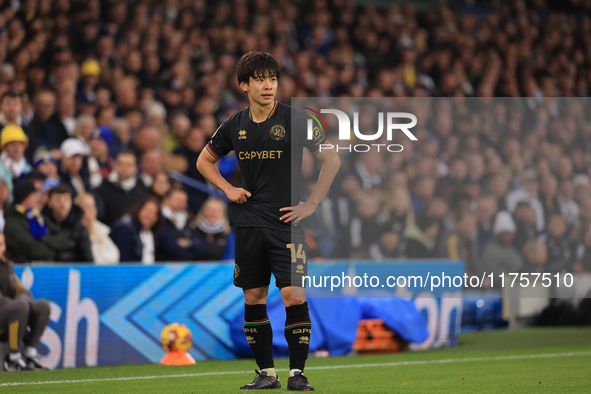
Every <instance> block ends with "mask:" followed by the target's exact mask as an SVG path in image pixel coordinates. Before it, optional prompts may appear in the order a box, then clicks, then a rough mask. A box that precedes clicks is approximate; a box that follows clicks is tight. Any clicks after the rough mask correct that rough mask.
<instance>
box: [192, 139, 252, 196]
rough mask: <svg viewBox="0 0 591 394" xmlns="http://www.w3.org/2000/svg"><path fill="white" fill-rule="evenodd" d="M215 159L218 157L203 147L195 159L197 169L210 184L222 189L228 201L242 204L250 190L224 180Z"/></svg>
mask: <svg viewBox="0 0 591 394" xmlns="http://www.w3.org/2000/svg"><path fill="white" fill-rule="evenodd" d="M217 161H218V159H217V158H215V157H214V156H213V155H212V154H211V153H209V151H208V150H207V147H205V148H203V150H202V151H201V154H200V155H199V158H198V159H197V170H199V172H200V173H201V174H202V175H203V176H204V177H205V179H207V180H208V181H209V182H211V184H212V185H214V186H215V187H217V188H218V189H220V190H221V191H223V192H224V193H225V194H226V197H228V199H229V200H230V201H232V202H235V203H236V204H244V203H245V202H246V200H247V199H248V197H250V196H251V194H250V192H249V191H248V190H244V189H242V188H236V187H234V186H232V185H231V184H230V183H229V182H228V181H226V180H225V179H224V177H223V176H222V175H221V174H220V170H219V169H218V168H217V167H216V165H215V163H216V162H217Z"/></svg>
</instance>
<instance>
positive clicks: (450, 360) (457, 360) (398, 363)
mask: <svg viewBox="0 0 591 394" xmlns="http://www.w3.org/2000/svg"><path fill="white" fill-rule="evenodd" d="M574 356H591V351H590V352H568V353H544V354H526V355H514V356H497V357H471V358H447V359H441V360H422V361H396V362H391V363H373V364H349V365H347V364H344V365H326V366H319V367H307V368H306V369H307V370H324V369H346V368H375V367H398V366H404V365H424V364H448V363H461V362H476V361H502V360H523V359H534V358H555V357H574ZM277 371H278V372H286V371H288V369H285V368H284V369H277ZM247 373H252V370H250V371H227V372H201V373H184V374H177V375H149V376H129V377H122V378H104V379H79V380H49V381H39V382H9V383H0V387H7V386H32V385H42V384H64V383H88V382H113V381H125V380H148V379H166V378H193V377H199V376H218V375H240V374H247Z"/></svg>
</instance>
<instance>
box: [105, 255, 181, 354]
mask: <svg viewBox="0 0 591 394" xmlns="http://www.w3.org/2000/svg"><path fill="white" fill-rule="evenodd" d="M185 268H186V266H185V265H180V264H171V265H167V266H166V267H163V268H161V269H159V270H158V271H156V272H155V273H154V275H152V276H151V277H150V278H149V279H148V280H146V281H145V282H143V283H142V284H141V285H140V286H138V287H137V288H136V289H134V290H133V291H131V292H129V293H128V294H127V295H126V296H125V297H123V298H122V299H120V300H119V302H117V303H116V304H115V305H113V306H111V307H110V308H109V309H108V310H106V311H105V312H104V313H103V314H102V315H101V321H102V322H103V323H104V324H105V325H106V326H107V327H109V328H110V329H111V330H112V331H113V332H114V333H115V334H117V335H118V336H119V337H121V339H123V340H124V341H126V342H127V343H129V344H130V345H131V346H133V348H135V349H136V350H137V351H138V352H140V353H141V354H142V355H143V356H144V357H146V358H147V359H148V360H149V361H151V362H158V361H160V359H161V358H162V356H163V355H164V349H162V348H161V347H160V345H159V344H158V343H157V342H155V341H154V340H153V339H152V338H150V337H148V336H146V335H145V334H144V333H143V332H142V331H141V330H139V329H138V328H137V327H136V326H135V325H134V324H133V323H131V322H130V321H129V320H127V316H128V315H130V314H131V313H133V311H134V310H136V309H137V308H139V307H140V306H141V305H142V304H143V303H144V302H146V300H148V299H150V298H151V297H153V296H154V295H155V294H157V293H158V292H160V290H161V289H162V288H164V287H166V285H168V283H169V282H170V281H172V280H174V279H175V277H176V276H177V275H179V274H180V273H181V272H182V271H183V270H184V269H185Z"/></svg>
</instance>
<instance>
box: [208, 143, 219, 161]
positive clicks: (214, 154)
mask: <svg viewBox="0 0 591 394" xmlns="http://www.w3.org/2000/svg"><path fill="white" fill-rule="evenodd" d="M205 147H206V148H207V151H208V152H209V153H210V154H211V155H212V156H213V157H215V158H216V159H221V158H222V156H220V155H218V154H217V153H215V152H214V151H213V150H212V149H211V146H210V145H209V143H207V145H205Z"/></svg>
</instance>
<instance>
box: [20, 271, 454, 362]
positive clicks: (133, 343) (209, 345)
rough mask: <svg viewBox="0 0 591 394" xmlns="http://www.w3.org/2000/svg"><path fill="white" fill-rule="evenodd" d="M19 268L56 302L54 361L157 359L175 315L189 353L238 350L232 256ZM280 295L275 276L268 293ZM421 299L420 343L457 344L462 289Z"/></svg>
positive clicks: (49, 349) (49, 351)
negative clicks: (188, 338) (187, 335)
mask: <svg viewBox="0 0 591 394" xmlns="http://www.w3.org/2000/svg"><path fill="white" fill-rule="evenodd" d="M350 264H351V265H352V266H355V263H350ZM379 264H380V266H382V268H383V267H384V265H387V266H388V270H389V272H392V273H396V272H397V270H398V269H402V270H406V269H407V268H405V267H406V266H404V265H403V264H402V263H396V262H390V263H379ZM321 265H322V264H318V266H319V267H320V266H321ZM413 266H414V269H413V271H414V270H418V271H422V270H429V269H431V270H433V271H434V270H435V269H437V270H441V269H442V268H444V269H445V270H447V271H449V272H456V271H457V272H459V271H462V270H463V264H462V263H459V264H458V263H452V262H446V263H441V262H439V263H430V262H425V263H419V262H415V263H413ZM312 267H313V265H311V267H310V268H312ZM366 267H367V266H364V268H366ZM418 271H415V272H418ZM312 272H315V269H314V270H312ZM16 273H17V275H18V276H19V277H20V278H21V280H22V282H23V285H24V286H25V287H27V288H29V289H30V290H31V292H32V293H33V295H34V297H35V298H44V299H46V300H48V301H49V302H50V304H51V318H50V322H49V326H48V327H47V329H46V330H45V332H44V334H43V337H42V341H41V342H42V343H41V346H40V349H39V350H40V354H41V355H42V359H43V362H44V363H45V364H46V365H48V366H49V367H51V368H67V367H77V366H96V365H114V364H127V363H154V362H158V361H160V359H161V358H162V357H163V356H164V354H165V351H164V350H163V349H162V347H161V346H160V332H161V331H162V329H163V328H164V327H165V326H166V325H167V324H169V323H173V322H179V323H183V324H185V325H187V326H188V327H189V328H190V329H191V331H192V333H193V347H192V349H191V350H190V354H191V355H192V356H193V358H195V360H197V361H199V360H208V359H231V358H235V357H236V354H235V352H234V344H233V342H232V338H231V335H230V325H231V322H232V321H233V320H235V319H236V317H237V316H238V315H239V314H242V313H243V297H242V290H241V289H238V288H236V287H234V286H233V284H232V279H233V275H234V264H233V263H232V262H228V263H199V264H160V265H118V266H92V265H51V266H17V267H16ZM278 297H280V295H279V292H278V290H277V289H276V288H275V287H274V283H272V286H271V287H270V293H269V299H270V300H273V299H277V298H278ZM409 298H414V297H413V295H410V297H409ZM458 300H459V301H458ZM415 305H417V308H418V309H419V310H421V311H423V313H424V315H425V317H426V321H427V325H428V329H429V338H428V339H427V340H426V341H425V342H424V343H422V344H414V345H413V346H414V347H415V348H427V347H431V346H436V345H437V344H443V343H445V344H453V338H454V337H455V334H456V333H457V331H458V328H459V324H460V321H459V319H460V316H461V297H460V296H458V298H454V297H443V298H436V297H435V296H433V295H431V296H428V295H423V296H420V298H416V299H415ZM281 323H282V322H281Z"/></svg>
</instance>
